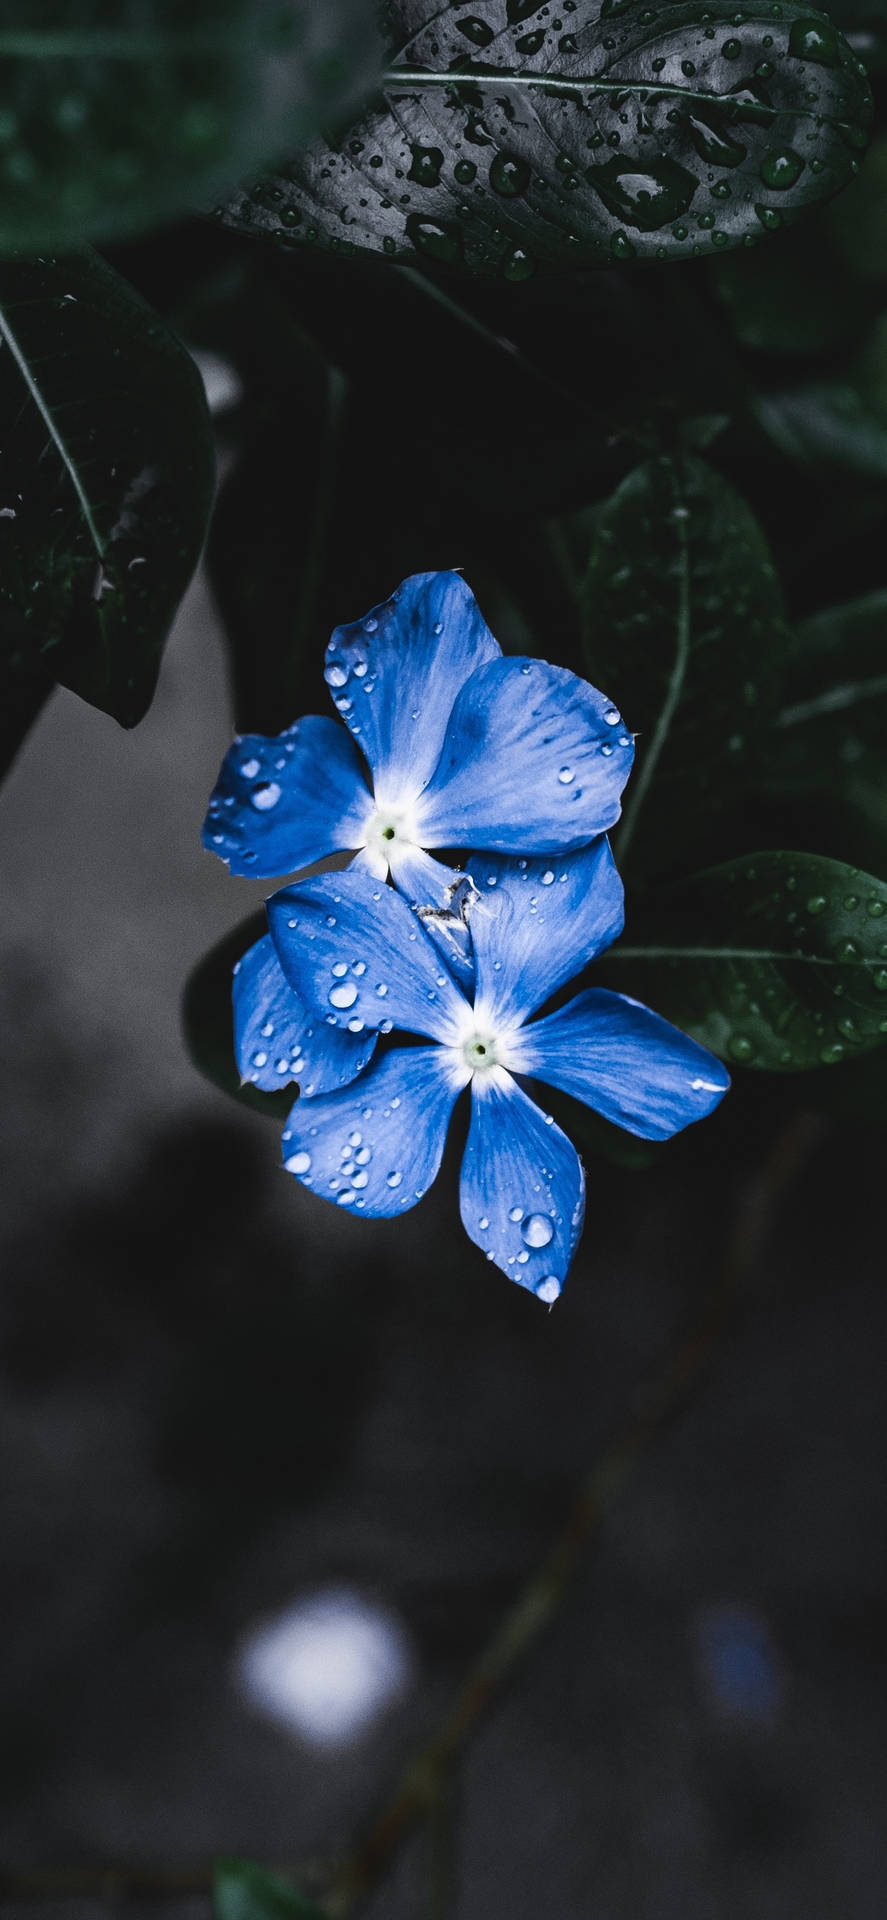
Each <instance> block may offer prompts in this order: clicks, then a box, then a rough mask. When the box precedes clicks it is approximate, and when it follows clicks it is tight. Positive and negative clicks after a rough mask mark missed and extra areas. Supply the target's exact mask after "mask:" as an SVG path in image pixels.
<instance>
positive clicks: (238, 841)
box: [207, 722, 299, 865]
mask: <svg viewBox="0 0 887 1920" xmlns="http://www.w3.org/2000/svg"><path fill="white" fill-rule="evenodd" d="M298 733H299V726H298V722H296V725H295V726H293V727H288V728H287V729H286V732H285V733H282V734H280V735H279V737H278V738H277V739H276V740H264V739H260V738H259V737H258V736H253V737H252V738H250V739H249V740H239V739H235V751H234V752H233V753H231V754H229V755H228V756H227V758H226V760H225V763H224V766H223V768H222V772H221V774H220V776H219V784H218V786H217V787H216V790H215V792H214V793H213V794H212V796H211V799H210V802H209V808H208V814H207V832H208V837H209V843H210V845H211V846H212V848H213V851H214V852H215V853H217V854H218V856H219V859H220V860H223V861H224V862H225V864H226V865H227V864H228V863H229V862H230V860H231V859H232V857H233V856H234V855H235V854H236V856H237V858H238V860H242V861H245V862H249V863H252V862H253V861H254V860H256V859H257V858H258V855H257V853H256V850H255V848H254V847H250V846H249V845H246V844H245V841H246V839H247V837H248V834H249V824H248V823H249V815H248V813H247V812H246V810H245V808H244V804H243V803H244V801H246V802H247V804H248V806H249V807H250V808H251V809H252V811H253V812H254V813H257V814H260V815H261V814H267V813H271V812H272V811H273V809H274V808H275V807H276V806H278V805H279V803H280V800H281V797H282V794H283V785H282V784H281V780H280V775H281V774H282V775H284V776H285V775H286V771H287V768H288V765H289V762H290V760H291V758H292V755H293V754H294V753H295V751H296V742H297V738H298ZM239 747H240V748H242V749H243V750H242V752H241V753H240V754H239V755H238V753H237V749H238V748H239Z"/></svg>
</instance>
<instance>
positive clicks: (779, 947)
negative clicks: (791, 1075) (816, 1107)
mask: <svg viewBox="0 0 887 1920" xmlns="http://www.w3.org/2000/svg"><path fill="white" fill-rule="evenodd" d="M832 881H833V883H834V884H833V885H832V884H831V882H832ZM726 884H727V888H728V890H729V894H730V895H733V896H735V895H736V893H737V892H741V891H742V890H748V891H749V892H751V893H752V894H753V895H754V896H755V899H754V907H753V917H752V916H749V918H748V920H745V919H740V921H739V922H738V923H737V922H736V921H735V920H731V922H730V924H731V925H732V928H733V933H735V931H736V926H737V924H738V925H739V927H740V928H741V939H735V940H733V945H734V946H735V947H736V948H737V949H738V950H739V951H740V952H741V949H742V948H743V947H744V948H746V949H747V950H748V954H749V958H748V960H747V961H746V960H743V959H742V958H741V957H740V958H737V959H735V960H732V961H729V962H728V963H727V966H726V968H725V969H724V970H723V971H724V973H725V976H726V985H725V987H724V982H723V981H722V982H721V986H722V992H723V991H725V994H726V1013H727V1018H728V1020H729V1038H728V1041H727V1052H728V1054H729V1056H730V1058H731V1059H732V1060H735V1061H737V1062H738V1063H739V1064H740V1065H745V1066H768V1067H777V1068H783V1069H794V1068H798V1067H806V1066H811V1065H814V1064H820V1065H822V1066H835V1065H837V1064H839V1063H840V1062H841V1061H843V1060H845V1059H848V1058H851V1057H852V1056H853V1054H854V1052H856V1051H858V1050H860V1049H862V1048H863V1047H865V1046H867V1045H872V1044H873V1043H874V1042H875V1041H876V1040H877V1039H879V1038H880V1037H881V1036H882V1035H885V1034H887V1002H885V999H884V996H885V995H887V938H884V939H882V938H881V937H880V933H881V922H882V921H885V920H887V889H885V887H884V885H883V883H881V882H878V881H876V880H874V879H873V877H872V876H871V875H869V874H865V873H861V872H859V871H858V869H856V868H853V867H843V866H840V865H839V864H838V863H837V862H832V861H825V860H811V861H810V862H809V863H807V862H802V861H801V860H800V859H796V861H795V863H794V864H792V865H790V866H788V865H786V863H785V861H784V859H783V857H782V856H780V855H762V856H761V857H760V860H759V861H757V862H754V861H753V862H751V863H748V864H746V863H740V864H738V865H737V866H736V867H734V868H732V869H731V870H729V872H728V875H727V882H726ZM826 889H828V890H826ZM737 905H738V906H739V909H740V913H742V906H741V902H737ZM885 931H887V930H885ZM731 939H732V935H731ZM725 944H726V943H725ZM729 950H730V949H729V947H728V951H729ZM756 953H761V954H765V955H766V954H768V953H769V954H771V955H772V957H769V958H761V959H756V958H754V955H755V954H756Z"/></svg>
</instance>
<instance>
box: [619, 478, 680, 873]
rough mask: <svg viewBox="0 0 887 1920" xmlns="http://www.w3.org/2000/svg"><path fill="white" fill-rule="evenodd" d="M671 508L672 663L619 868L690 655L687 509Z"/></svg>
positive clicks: (625, 819) (627, 819) (622, 834)
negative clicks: (674, 579)
mask: <svg viewBox="0 0 887 1920" xmlns="http://www.w3.org/2000/svg"><path fill="white" fill-rule="evenodd" d="M675 511H676V513H678V514H680V516H681V517H680V518H675V519H674V520H673V522H672V524H673V526H674V527H675V528H676V530H677V537H678V546H679V549H680V551H679V555H678V607H677V615H676V624H677V632H676V641H675V657H674V665H673V666H672V670H671V676H670V678H669V682H668V686H667V687H666V690H665V699H664V700H663V702H662V706H661V707H660V709H659V718H658V720H657V721H656V726H655V728H654V731H653V738H652V740H651V741H650V745H649V747H648V748H647V751H646V753H644V754H643V755H642V757H641V760H640V764H639V766H638V770H637V773H636V774H635V777H634V781H633V783H632V787H631V792H630V795H629V799H628V802H627V805H626V807H625V811H624V813H623V815H622V823H621V825H620V827H619V831H618V833H617V834H616V835H615V837H614V841H613V852H614V854H615V856H616V859H617V861H618V863H619V866H620V867H621V868H624V866H625V861H626V857H627V854H628V849H629V847H630V845H631V842H632V839H633V837H634V830H635V827H636V826H637V823H638V815H639V813H640V810H641V808H642V806H643V804H644V801H645V799H646V796H647V790H648V788H649V785H650V782H651V780H652V778H653V775H654V773H655V772H656V768H657V766H658V764H659V758H660V755H661V753H662V750H663V748H664V746H665V743H666V740H667V739H668V736H669V733H670V731H671V723H672V720H673V719H674V716H675V713H676V711H677V707H678V704H679V702H680V698H681V694H682V693H683V691H684V681H685V679H686V677H687V666H688V663H689V659H690V553H689V543H688V540H687V519H686V513H687V509H686V507H683V508H680V507H679V508H676V510H675Z"/></svg>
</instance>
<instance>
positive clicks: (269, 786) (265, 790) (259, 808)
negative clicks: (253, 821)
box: [249, 780, 280, 813]
mask: <svg viewBox="0 0 887 1920" xmlns="http://www.w3.org/2000/svg"><path fill="white" fill-rule="evenodd" d="M249 799H250V806H251V807H255V809H256V812H257V813H267V812H268V809H269V807H276V805H277V802H278V800H279V799H280V788H279V786H278V785H277V781H276V780H263V781H262V782H261V784H260V785H259V786H257V787H253V790H252V793H251V794H250V797H249Z"/></svg>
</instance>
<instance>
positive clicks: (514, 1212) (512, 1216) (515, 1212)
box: [508, 1207, 524, 1223]
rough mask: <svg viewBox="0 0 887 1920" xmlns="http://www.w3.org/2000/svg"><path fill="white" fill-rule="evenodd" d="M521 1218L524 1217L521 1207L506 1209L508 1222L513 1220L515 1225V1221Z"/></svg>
mask: <svg viewBox="0 0 887 1920" xmlns="http://www.w3.org/2000/svg"><path fill="white" fill-rule="evenodd" d="M523 1217H524V1210H523V1207H509V1209H508V1218H509V1220H513V1221H514V1222H515V1223H517V1221H518V1220H522V1219H523Z"/></svg>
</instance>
